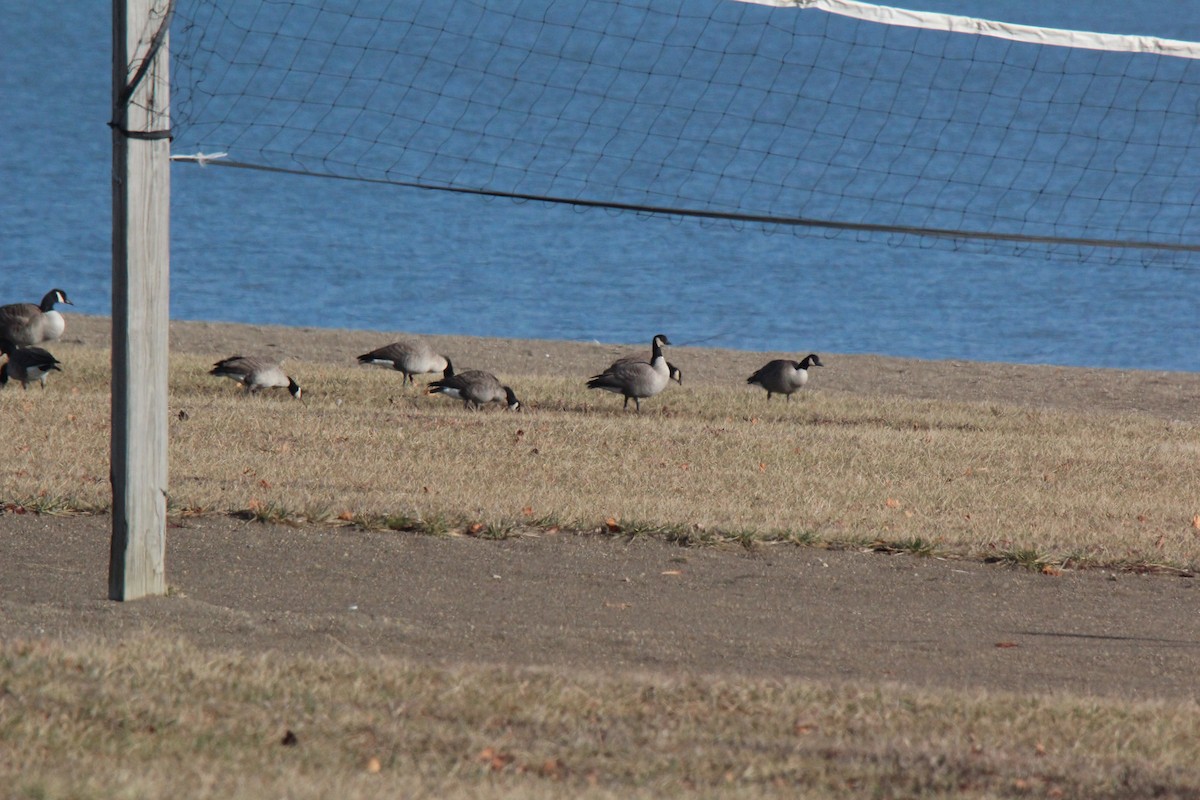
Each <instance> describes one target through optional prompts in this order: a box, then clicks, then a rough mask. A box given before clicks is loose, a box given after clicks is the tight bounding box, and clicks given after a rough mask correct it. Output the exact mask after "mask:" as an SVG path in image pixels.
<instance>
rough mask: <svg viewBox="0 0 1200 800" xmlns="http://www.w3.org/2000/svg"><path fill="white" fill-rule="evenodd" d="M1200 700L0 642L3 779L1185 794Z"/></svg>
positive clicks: (1192, 782)
mask: <svg viewBox="0 0 1200 800" xmlns="http://www.w3.org/2000/svg"><path fill="white" fill-rule="evenodd" d="M1198 712H1200V708H1198V707H1197V706H1196V705H1195V704H1194V703H1184V704H1165V703H1129V702H1118V701H1105V700H1096V699H1078V698H1072V697H1055V698H1047V697H1036V696H1017V695H999V694H993V695H984V694H979V695H976V696H972V697H964V696H963V695H961V694H956V693H950V692H931V691H919V690H911V689H903V688H898V687H889V686H874V687H868V688H863V687H855V686H821V685H813V684H806V683H799V682H777V681H764V680H737V681H727V680H719V679H669V678H662V677H658V678H654V677H648V676H622V677H607V678H606V677H598V676H589V675H570V676H566V675H563V674H561V673H552V672H543V671H532V670H522V671H512V670H499V669H488V668H480V667H461V668H454V669H445V668H435V667H430V666H416V665H412V664H408V663H404V662H398V661H396V660H392V659H358V658H353V657H350V656H338V657H329V658H323V659H310V658H298V657H290V658H289V657H283V656H278V655H264V656H255V657H246V656H242V655H238V654H233V653H220V654H214V653H212V652H205V651H201V650H197V649H195V648H192V647H189V646H187V645H184V644H180V643H171V642H162V641H157V640H154V639H150V638H142V639H138V638H134V639H129V640H124V641H122V642H121V643H120V644H119V645H117V646H115V647H113V646H107V645H104V644H93V645H89V644H85V643H82V642H77V643H75V644H73V645H70V646H64V645H56V644H50V643H47V642H44V641H43V642H37V643H33V642H5V643H3V644H0V743H2V745H3V749H2V750H0V752H2V753H3V755H2V757H0V780H3V783H4V786H5V787H6V790H5V793H6V794H7V795H8V796H13V797H21V798H42V797H72V798H121V797H189V798H230V797H292V798H304V797H342V798H348V799H352V798H359V797H362V798H366V797H417V796H420V797H439V798H469V797H514V798H515V797H522V798H525V797H530V798H551V797H566V796H570V797H594V798H616V797H621V798H632V797H680V796H695V797H789V798H836V797H864V796H868V797H869V796H874V797H922V798H935V797H954V798H990V797H1021V796H1035V797H1054V798H1060V797H1061V798H1106V797H1151V796H1154V797H1194V796H1196V794H1197V793H1198V792H1200V784H1198V783H1197V781H1196V772H1195V754H1196V744H1195V743H1196V741H1197V740H1198V738H1200V713H1198ZM289 732H290V733H291V736H290V737H289V736H288V734H289Z"/></svg>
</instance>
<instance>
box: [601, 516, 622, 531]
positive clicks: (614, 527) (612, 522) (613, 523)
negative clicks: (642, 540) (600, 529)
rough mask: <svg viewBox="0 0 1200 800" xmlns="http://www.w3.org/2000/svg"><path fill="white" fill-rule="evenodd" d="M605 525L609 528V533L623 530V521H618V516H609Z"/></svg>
mask: <svg viewBox="0 0 1200 800" xmlns="http://www.w3.org/2000/svg"><path fill="white" fill-rule="evenodd" d="M604 526H605V527H606V528H608V530H609V533H620V532H621V523H619V522H617V518H616V517H609V518H608V519H606V520H604Z"/></svg>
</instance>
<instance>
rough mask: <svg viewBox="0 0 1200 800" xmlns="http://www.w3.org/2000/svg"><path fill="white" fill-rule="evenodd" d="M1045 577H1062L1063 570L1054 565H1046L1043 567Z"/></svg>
mask: <svg viewBox="0 0 1200 800" xmlns="http://www.w3.org/2000/svg"><path fill="white" fill-rule="evenodd" d="M1042 574H1043V575H1062V570H1061V569H1059V568H1058V567H1056V566H1054V565H1053V564H1044V565H1043V566H1042Z"/></svg>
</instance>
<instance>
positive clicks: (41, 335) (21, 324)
mask: <svg viewBox="0 0 1200 800" xmlns="http://www.w3.org/2000/svg"><path fill="white" fill-rule="evenodd" d="M56 303H66V304H67V305H69V306H70V305H75V304H74V303H72V302H71V301H70V300H68V299H67V293H66V292H64V291H63V290H62V289H51V290H50V291H48V292H46V295H45V297H43V298H42V302H41V304H40V305H34V304H33V303H10V304H8V305H6V306H0V352H5V353H11V352H12V351H13V350H14V349H16V348H18V347H26V346H28V345H31V344H41V343H42V342H52V341H54V340H56V339H58V338H59V337H61V336H62V334H63V330H64V329H65V328H66V326H67V323H66V321H65V320H64V319H63V316H62V314H60V313H58V312H57V311H55V310H54V305H55V304H56Z"/></svg>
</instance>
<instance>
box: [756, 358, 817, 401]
mask: <svg viewBox="0 0 1200 800" xmlns="http://www.w3.org/2000/svg"><path fill="white" fill-rule="evenodd" d="M823 366H825V365H824V364H822V363H821V357H820V356H819V355H817V354H816V353H809V354H808V355H806V356H805V357H804V359H803V360H802V361H792V360H791V359H787V358H778V359H776V360H774V361H769V362H767V364H766V365H764V366H763V367H762V369H760V370H759V371H758V372H756V373H754V374H753V375H751V376H750V377H749V378H746V383H748V384H750V385H751V386H761V387H762V388H764V389H766V390H767V399H768V400H770V399H771V395H772V394H782V395H787V399H788V402H791V400H792V394H793V393H795V392H798V391H800V390H801V389H802V388H804V384H806V383H808V368H809V367H823Z"/></svg>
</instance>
